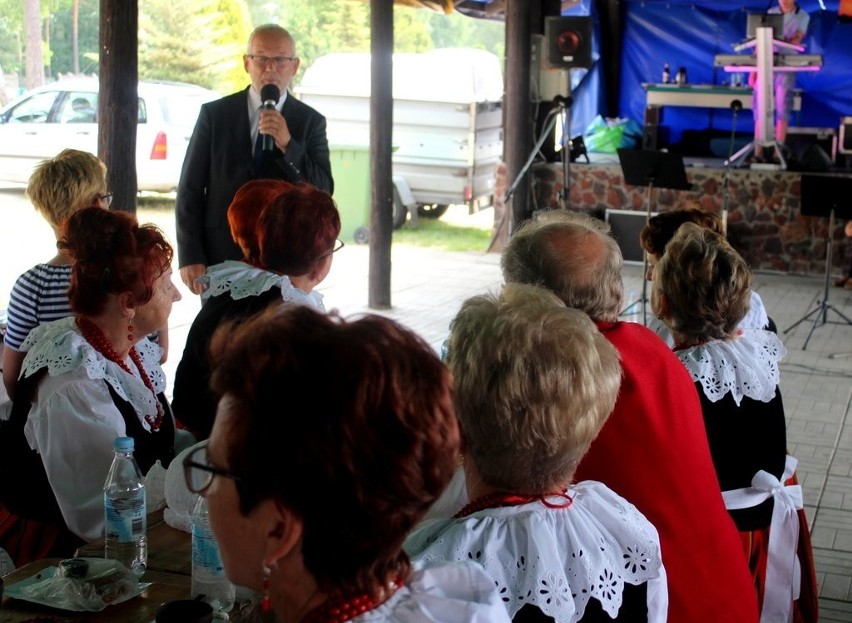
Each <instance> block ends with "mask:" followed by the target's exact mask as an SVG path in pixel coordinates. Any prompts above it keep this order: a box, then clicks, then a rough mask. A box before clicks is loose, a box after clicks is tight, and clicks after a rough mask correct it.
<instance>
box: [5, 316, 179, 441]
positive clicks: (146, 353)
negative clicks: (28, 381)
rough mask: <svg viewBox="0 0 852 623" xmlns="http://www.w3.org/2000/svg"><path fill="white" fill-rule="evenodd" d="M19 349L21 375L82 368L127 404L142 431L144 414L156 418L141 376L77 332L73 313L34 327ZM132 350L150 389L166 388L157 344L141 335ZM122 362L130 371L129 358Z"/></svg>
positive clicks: (130, 363)
mask: <svg viewBox="0 0 852 623" xmlns="http://www.w3.org/2000/svg"><path fill="white" fill-rule="evenodd" d="M21 348H22V350H24V351H27V354H26V357H25V358H24V363H23V366H22V370H21V376H22V377H28V376H31V375H33V374H35V373H36V372H38V371H39V370H41V369H42V368H47V373H48V374H49V375H50V376H59V375H60V374H65V373H67V372H72V371H74V370H77V369H78V368H84V369H85V371H86V374H87V375H88V377H89V378H90V379H92V380H101V379H102V380H104V381H106V382H107V383H109V385H110V387H112V388H113V389H114V390H115V393H116V394H118V395H119V396H120V397H121V398H122V399H123V400H126V401H127V402H128V403H130V405H131V406H132V407H133V410H134V411H135V412H136V415H137V416H138V417H139V421H140V422H141V423H142V426H143V427H144V428H145V430H151V425H150V424H149V423H148V422H147V421H146V420H145V416H146V415H147V416H149V417H152V418H156V417H157V403H156V402H155V399H154V396H153V395H152V394H151V391H150V390H149V389H148V388H147V387H146V386H145V383H144V382H143V381H142V379H140V378H139V377H137V376H135V375H133V374H128V373H127V371H126V370H124V369H123V368H122V367H121V366H120V365H118V364H117V363H115V362H113V361H110V360H109V359H107V358H106V357H104V356H103V355H101V354H100V353H99V352H98V351H96V350H95V349H94V348H93V347H92V345H91V344H89V342H87V341H86V339H85V338H84V337H83V336H82V335H81V334H80V330H79V329H78V328H77V322H76V320H75V318H74V317H73V316H69V317H67V318H63V319H62V320H56V321H55V322H48V323H46V324H43V325H39V326H38V327H36V328H34V329H33V330H32V331H31V332H30V334H29V335H28V336H27V339H26V340H24V343H23V345H22V347H21ZM136 350H137V352H138V353H139V357H140V358H141V360H142V365H143V366H144V367H145V371H146V372H147V373H148V377H149V378H150V379H151V384H152V385H153V386H154V391H155V392H156V393H157V394H161V393H162V392H163V391H165V389H166V375H165V374H164V373H163V369H162V368H161V367H160V352H161V351H160V347H159V346H157V345H156V344H153V343H152V342H151V341H150V340H148V338H143V339H142V340H140V341H139V342H138V343H137V344H136ZM125 363H126V364H127V366H128V367H129V368H130V369H131V370H133V369H134V367H135V366H134V364H133V362H132V361H131V360H130V358H129V357H128V358H127V359H126V361H125Z"/></svg>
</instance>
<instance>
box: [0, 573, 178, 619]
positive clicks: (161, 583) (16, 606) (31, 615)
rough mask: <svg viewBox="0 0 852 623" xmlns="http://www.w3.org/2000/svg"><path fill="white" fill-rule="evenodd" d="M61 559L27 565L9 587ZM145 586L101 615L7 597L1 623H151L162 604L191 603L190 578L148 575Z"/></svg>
mask: <svg viewBox="0 0 852 623" xmlns="http://www.w3.org/2000/svg"><path fill="white" fill-rule="evenodd" d="M59 560H60V559H59V558H48V559H45V560H39V561H37V562H33V563H30V564H28V565H24V566H23V567H21V568H20V569H17V570H15V571H13V572H12V573H10V574H9V575H7V576H5V577H4V578H3V580H4V581H5V583H6V586H9V585H10V584H13V583H15V582H18V581H20V580H24V579H26V578H29V577H31V576H32V575H33V574H36V573H38V572H39V571H41V570H42V569H44V568H46V567H49V566H51V565H54V566H55V565H56V564H58V563H59ZM142 581H143V582H150V583H151V586H150V587H149V588H148V590H146V591H145V592H144V593H142V594H141V595H139V596H137V597H134V598H133V599H129V600H127V601H125V602H124V603H120V604H117V605H115V606H109V607H107V608H105V609H104V610H102V611H101V612H67V611H65V610H56V609H53V608H48V607H45V606H39V605H37V604H32V603H29V602H27V601H21V600H17V599H12V598H10V597H7V596H4V597H3V603H2V606H0V623H23V622H24V621H30V620H34V621H39V623H41V621H44V623H71V622H73V621H85V622H86V623H116V622H117V621H121V623H151V621H153V620H154V616H155V614H156V612H157V608H158V607H159V606H160V604H162V603H165V602H167V601H174V600H176V599H189V593H190V582H191V579H190V577H189V576H188V575H182V574H178V573H165V572H162V571H151V570H148V571H146V572H145V575H144V576H143V577H142Z"/></svg>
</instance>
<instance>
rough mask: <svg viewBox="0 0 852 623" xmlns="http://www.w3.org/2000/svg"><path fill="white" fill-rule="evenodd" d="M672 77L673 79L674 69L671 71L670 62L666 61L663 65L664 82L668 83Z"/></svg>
mask: <svg viewBox="0 0 852 623" xmlns="http://www.w3.org/2000/svg"><path fill="white" fill-rule="evenodd" d="M671 79H672V71H671V68H670V67H669V64H668V63H666V64H665V65H663V84H668V83H669V81H670V80H671Z"/></svg>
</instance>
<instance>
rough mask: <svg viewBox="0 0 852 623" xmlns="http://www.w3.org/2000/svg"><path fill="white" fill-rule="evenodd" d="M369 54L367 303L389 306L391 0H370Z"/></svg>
mask: <svg viewBox="0 0 852 623" xmlns="http://www.w3.org/2000/svg"><path fill="white" fill-rule="evenodd" d="M370 5H371V11H370V28H371V35H370V53H371V58H372V66H371V68H370V80H371V85H372V91H371V93H370V181H371V182H372V191H373V192H372V204H371V207H370V268H369V277H368V280H369V286H368V290H369V294H368V300H367V304H368V305H369V306H370V307H371V308H373V309H389V308H390V306H391V244H392V242H393V179H392V172H393V162H392V160H391V141H392V139H393V0H371V2H370Z"/></svg>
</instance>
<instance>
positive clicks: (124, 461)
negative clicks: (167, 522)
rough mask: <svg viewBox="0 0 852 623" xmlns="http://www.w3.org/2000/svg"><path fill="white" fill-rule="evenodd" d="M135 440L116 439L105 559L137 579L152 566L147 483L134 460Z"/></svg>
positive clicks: (106, 518)
mask: <svg viewBox="0 0 852 623" xmlns="http://www.w3.org/2000/svg"><path fill="white" fill-rule="evenodd" d="M133 448H134V442H133V438H132V437H116V438H115V441H114V442H113V450H114V452H115V456H114V457H113V459H112V465H111V466H110V468H109V473H108V474H107V478H106V482H104V542H105V545H104V557H105V558H112V559H114V560H118V561H119V562H121V563H122V564H123V565H124V566H125V567H127V568H128V569H131V570H132V571H134V572H135V573H136V575H142V574H143V573H145V566H146V565H147V563H148V538H147V516H146V514H145V513H146V505H145V480H144V479H143V478H142V472H141V471H139V465H137V464H136V459H135V458H133Z"/></svg>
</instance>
